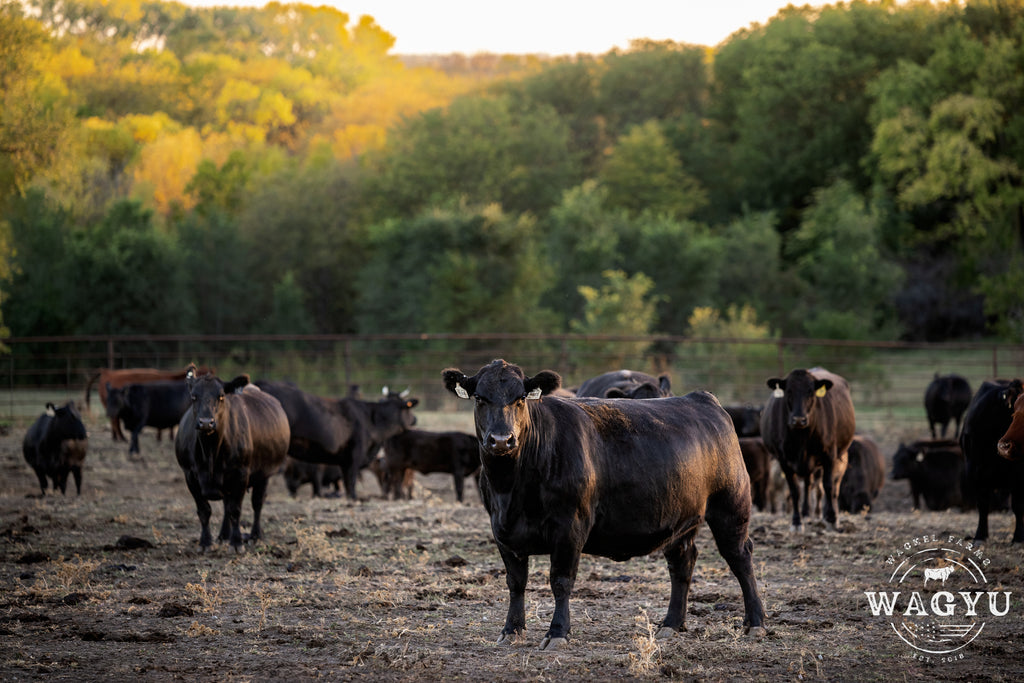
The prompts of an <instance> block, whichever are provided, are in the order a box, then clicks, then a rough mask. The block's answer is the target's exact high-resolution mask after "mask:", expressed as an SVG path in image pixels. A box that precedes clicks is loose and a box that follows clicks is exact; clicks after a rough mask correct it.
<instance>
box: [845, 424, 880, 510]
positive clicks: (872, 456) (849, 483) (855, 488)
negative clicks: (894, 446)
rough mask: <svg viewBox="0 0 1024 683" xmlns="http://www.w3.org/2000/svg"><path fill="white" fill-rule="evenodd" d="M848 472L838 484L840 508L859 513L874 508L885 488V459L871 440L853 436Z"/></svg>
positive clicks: (847, 466)
mask: <svg viewBox="0 0 1024 683" xmlns="http://www.w3.org/2000/svg"><path fill="white" fill-rule="evenodd" d="M848 454H849V461H848V462H847V465H846V473H845V474H843V480H842V482H840V484H839V496H838V502H839V509H840V510H842V511H843V512H853V513H858V512H861V511H867V510H870V509H871V505H872V504H873V503H874V502H875V498H877V497H878V494H879V492H881V490H882V487H883V486H885V457H884V456H883V455H882V451H881V449H879V448H878V444H877V443H875V442H874V441H873V440H872V439H870V438H868V437H866V436H863V435H859V434H858V435H857V436H854V437H853V442H852V443H851V444H850V449H849V451H848Z"/></svg>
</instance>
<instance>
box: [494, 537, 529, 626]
mask: <svg viewBox="0 0 1024 683" xmlns="http://www.w3.org/2000/svg"><path fill="white" fill-rule="evenodd" d="M498 550H499V552H500V553H501V559H502V561H503V562H504V563H505V583H506V584H507V585H508V614H507V615H506V616H505V628H503V629H501V635H500V636H498V642H499V643H508V642H511V641H512V637H513V636H515V635H517V634H519V633H522V632H523V630H524V629H525V628H526V579H527V577H528V576H529V569H530V556H529V555H524V556H522V557H520V556H519V555H515V554H513V553H512V552H511V551H509V550H505V549H504V548H502V547H501V546H500V545H499V546H498Z"/></svg>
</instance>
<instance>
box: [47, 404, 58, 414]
mask: <svg viewBox="0 0 1024 683" xmlns="http://www.w3.org/2000/svg"><path fill="white" fill-rule="evenodd" d="M46 414H47V415H49V416H50V417H53V416H54V415H56V414H57V407H56V406H55V405H53V404H52V403H49V402H47V404H46Z"/></svg>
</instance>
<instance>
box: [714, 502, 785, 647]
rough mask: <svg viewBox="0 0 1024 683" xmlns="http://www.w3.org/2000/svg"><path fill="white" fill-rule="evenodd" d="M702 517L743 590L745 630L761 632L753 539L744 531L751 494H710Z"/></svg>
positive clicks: (746, 527)
mask: <svg viewBox="0 0 1024 683" xmlns="http://www.w3.org/2000/svg"><path fill="white" fill-rule="evenodd" d="M792 488H796V487H795V486H793V487H791V489H792ZM705 519H706V520H707V523H708V527H709V528H710V529H711V535H712V536H714V537H715V545H716V546H718V552H719V553H721V555H722V557H724V558H725V561H726V562H727V563H728V564H729V569H731V570H732V573H733V574H734V575H735V576H736V580H737V581H739V583H740V590H742V591H743V613H744V617H743V626H744V627H745V629H746V631H747V633H749V634H751V635H755V636H761V635H763V634H764V632H765V631H764V606H763V605H762V604H761V596H760V595H759V594H758V591H757V581H756V580H755V578H754V557H753V550H754V542H753V541H751V540H750V537H749V536H748V534H747V529H748V526H749V524H750V494H749V493H747V494H746V496H745V500H744V496H742V495H738V494H736V493H735V492H730V491H723V492H721V493H719V494H716V495H714V496H712V497H711V498H709V499H708V507H707V512H706V514H705Z"/></svg>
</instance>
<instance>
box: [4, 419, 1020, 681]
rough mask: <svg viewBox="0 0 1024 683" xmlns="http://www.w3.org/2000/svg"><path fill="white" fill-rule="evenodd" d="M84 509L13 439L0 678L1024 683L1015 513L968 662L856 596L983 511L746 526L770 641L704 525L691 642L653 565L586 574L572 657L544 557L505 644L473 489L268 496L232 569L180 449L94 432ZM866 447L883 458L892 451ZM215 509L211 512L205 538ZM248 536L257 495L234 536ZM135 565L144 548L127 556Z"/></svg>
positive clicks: (993, 556)
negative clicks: (257, 532) (669, 617)
mask: <svg viewBox="0 0 1024 683" xmlns="http://www.w3.org/2000/svg"><path fill="white" fill-rule="evenodd" d="M468 420H469V418H468V416H467V415H464V414H459V415H455V416H453V415H442V414H432V413H425V414H421V415H420V426H421V427H424V428H426V429H448V428H453V427H456V428H467V429H468V427H469V422H468ZM88 426H89V427H90V451H89V456H88V458H87V459H86V466H85V475H84V486H83V491H82V494H81V496H75V495H74V494H73V493H70V494H69V495H67V496H66V497H65V496H61V495H59V494H57V495H52V494H50V495H47V496H46V497H45V498H31V497H29V495H31V494H36V493H38V485H37V483H36V479H35V476H34V475H33V474H32V472H31V470H30V469H29V467H28V466H27V465H26V463H25V462H24V460H23V458H22V455H21V438H22V435H23V434H24V427H25V426H24V425H15V426H14V428H13V429H12V430H11V433H10V435H8V436H4V437H2V438H0V473H2V474H0V680H3V681H16V680H47V681H53V680H75V681H98V680H103V681H107V680H149V681H166V680H189V681H194V680H204V681H205V680H216V681H275V680H287V681H304V680H313V679H325V680H349V679H357V678H359V679H362V678H367V679H372V680H385V681H386V680H440V679H444V680H449V679H453V680H488V681H518V680H552V679H556V680H562V681H584V680H585V681H593V680H609V679H637V678H641V679H642V678H671V679H684V680H709V681H719V680H738V679H742V680H748V679H752V680H767V681H776V680H833V681H848V680H885V681H891V680H945V681H975V680H997V681H998V680H1004V681H1020V680H1022V678H1024V607H1022V600H1024V573H1022V572H1024V570H1022V565H1024V548H1021V546H1016V547H1011V546H1010V545H1009V542H1008V541H1009V537H1010V532H1011V530H1012V518H1011V516H1010V515H1009V514H1008V513H999V514H997V515H995V516H994V517H993V520H992V522H993V538H992V540H991V541H990V543H988V544H987V545H986V546H985V547H984V553H985V557H987V558H988V559H990V560H991V562H990V565H989V566H988V567H987V569H986V572H987V578H988V581H989V588H990V589H992V590H999V591H1012V603H1011V612H1010V614H1009V615H1008V616H1006V617H1003V618H1001V619H991V620H990V621H988V622H986V626H985V629H984V632H983V633H982V634H981V635H980V636H979V637H978V638H977V639H976V640H975V641H974V642H972V643H971V644H970V645H968V646H967V647H966V648H965V649H964V650H963V651H962V652H963V658H962V659H956V660H955V661H953V662H951V663H950V662H942V661H939V659H940V658H938V657H936V658H933V661H931V662H922V661H919V660H917V659H915V658H914V657H913V656H912V653H913V652H915V651H914V650H912V649H911V648H910V647H909V646H907V645H906V644H904V643H903V642H902V641H900V640H899V639H898V638H897V637H896V636H895V635H894V632H893V630H892V628H891V626H890V624H889V622H888V621H887V620H886V619H885V618H884V617H874V616H873V615H872V614H871V612H870V610H869V608H868V602H867V600H866V598H865V595H864V591H869V590H881V589H883V588H884V587H885V585H886V580H887V579H888V577H889V575H890V573H891V568H888V567H887V565H886V564H885V560H886V558H887V557H888V556H889V555H890V554H892V553H894V552H895V551H896V550H897V549H898V548H900V547H901V546H902V545H903V544H904V543H910V542H912V540H913V539H914V538H920V537H922V536H923V535H937V536H938V537H939V538H943V539H945V538H946V537H950V536H952V537H955V538H963V537H964V536H965V535H967V534H970V533H971V532H973V530H974V526H975V523H976V518H975V516H974V515H973V514H960V513H955V512H944V513H928V512H925V513H914V512H911V511H910V499H909V495H908V488H907V485H906V482H892V481H889V482H887V484H886V488H885V490H884V491H883V494H882V496H881V498H880V500H879V501H877V504H876V510H875V511H874V512H872V513H871V514H869V515H856V516H851V515H843V516H842V517H841V523H840V531H839V533H835V532H826V531H825V529H824V528H823V526H822V525H821V524H820V523H811V524H810V525H809V527H808V529H807V530H806V531H805V532H804V533H803V534H802V535H800V536H794V535H793V534H791V533H790V532H789V521H788V518H787V517H785V516H783V515H781V514H780V515H772V514H768V513H755V514H754V516H753V522H752V525H751V536H752V538H753V540H754V543H755V548H754V562H755V567H756V571H757V579H758V584H759V587H760V590H761V595H762V598H763V599H764V602H765V606H766V610H767V616H768V619H767V625H768V628H769V633H768V635H767V636H766V637H765V638H763V639H760V640H755V639H751V638H749V637H745V636H744V635H743V632H742V618H743V613H742V603H741V600H740V592H739V587H738V585H737V583H736V581H735V579H734V578H733V576H732V575H731V574H730V573H729V571H728V569H727V567H726V565H725V563H724V561H723V560H722V559H721V557H720V556H719V555H718V553H717V551H716V550H715V548H714V543H713V541H712V539H711V536H710V533H709V532H708V531H707V530H706V529H705V530H703V531H702V532H701V534H700V535H699V536H698V545H699V547H700V550H701V554H700V557H699V560H698V563H697V569H696V573H695V578H694V583H693V587H692V590H691V594H690V602H689V609H688V615H687V626H688V629H689V630H688V631H687V632H685V633H681V634H679V635H677V636H676V637H674V638H671V639H668V640H665V641H655V640H654V639H653V638H652V637H651V634H652V632H653V630H656V625H657V623H658V622H659V621H660V619H661V618H662V617H663V616H664V611H665V609H666V607H667V603H668V594H669V582H668V571H667V569H666V567H665V564H664V561H663V559H662V558H661V557H660V555H654V556H650V557H644V558H636V559H633V560H630V561H628V562H624V563H615V562H612V561H610V560H605V559H601V558H592V557H586V556H585V557H584V559H583V562H582V564H581V568H580V573H579V580H578V581H577V585H576V589H575V592H574V595H573V599H572V603H571V607H572V617H573V632H572V639H571V642H570V645H569V647H568V648H567V649H564V650H561V651H557V652H554V653H546V652H540V651H538V650H537V649H536V648H537V644H538V643H539V641H540V640H541V638H542V637H543V635H544V632H545V631H546V630H547V626H548V622H549V620H550V618H551V611H552V608H553V600H552V598H551V593H550V590H549V588H548V585H547V558H534V559H533V561H532V562H531V576H530V586H529V590H528V593H527V628H528V630H527V633H526V635H525V637H523V638H521V639H519V640H518V641H517V642H515V643H513V644H512V645H511V646H506V645H497V644H495V639H496V638H497V636H498V633H499V631H500V630H501V627H502V625H503V623H504V617H505V609H506V599H507V592H506V588H505V581H504V569H503V566H502V564H501V560H500V558H499V557H498V553H497V551H496V549H495V547H494V545H493V542H492V541H491V539H490V533H489V526H488V520H487V516H486V514H485V513H484V510H483V508H482V506H481V505H480V502H479V499H478V498H477V494H476V490H475V488H473V486H472V484H471V483H470V484H469V485H468V486H467V488H468V491H467V498H466V502H465V503H464V504H458V503H456V502H455V500H454V494H453V489H452V485H451V480H450V478H449V477H446V476H444V475H431V476H430V477H420V478H419V479H418V485H417V493H418V499H416V500H413V501H409V502H395V501H385V500H382V499H381V498H380V496H379V489H378V488H377V486H376V483H375V482H373V481H372V477H370V476H369V475H368V474H367V475H366V476H364V478H363V480H362V489H361V496H362V500H361V501H360V502H358V503H356V504H350V503H348V502H346V501H344V500H341V499H330V498H328V499H318V500H314V499H312V497H311V491H310V488H309V486H308V485H306V486H305V487H303V488H302V489H301V490H300V491H299V495H298V497H297V498H290V497H289V496H288V493H287V491H286V489H285V487H284V483H283V481H281V479H280V478H279V477H278V478H276V479H275V481H274V482H273V483H272V484H271V489H270V494H269V497H268V501H267V504H266V506H265V508H264V535H265V539H264V540H263V541H262V542H260V543H258V544H257V545H255V546H250V547H249V548H248V549H247V550H246V551H245V552H244V553H242V554H239V555H236V554H235V553H234V552H233V551H231V550H230V548H228V547H224V546H215V548H214V550H213V551H212V552H210V553H207V554H205V555H204V554H200V553H199V552H198V547H197V541H198V536H199V525H198V522H197V520H196V514H195V508H194V505H193V503H192V500H191V498H190V496H189V495H188V492H187V490H186V488H185V484H184V478H183V477H182V475H181V472H180V471H179V469H178V467H177V464H176V463H175V460H174V457H173V450H172V446H171V444H170V443H169V442H168V441H167V440H166V439H165V440H164V441H163V442H162V443H157V442H156V440H155V438H154V435H153V434H152V433H146V434H144V435H143V441H142V451H143V458H144V459H143V461H141V462H133V461H129V460H128V457H127V447H126V446H124V445H119V444H118V445H115V444H113V443H112V442H111V440H110V437H109V434H108V433H106V432H105V431H104V429H103V427H102V425H101V423H100V421H99V419H98V418H89V419H88ZM901 436H902V437H903V438H907V439H909V438H913V437H914V436H915V435H876V439H877V440H878V441H879V443H880V445H882V447H883V450H884V452H885V453H887V454H891V453H892V452H893V451H894V450H895V447H896V444H897V441H898V440H899V438H900V437H901ZM219 520H220V514H219V510H217V508H216V507H215V513H214V520H213V521H214V523H215V524H219ZM248 521H251V511H250V510H248V498H247V499H246V503H245V507H244V508H243V526H245V525H246V524H247V523H248ZM136 546H141V547H136Z"/></svg>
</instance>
